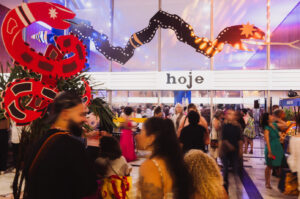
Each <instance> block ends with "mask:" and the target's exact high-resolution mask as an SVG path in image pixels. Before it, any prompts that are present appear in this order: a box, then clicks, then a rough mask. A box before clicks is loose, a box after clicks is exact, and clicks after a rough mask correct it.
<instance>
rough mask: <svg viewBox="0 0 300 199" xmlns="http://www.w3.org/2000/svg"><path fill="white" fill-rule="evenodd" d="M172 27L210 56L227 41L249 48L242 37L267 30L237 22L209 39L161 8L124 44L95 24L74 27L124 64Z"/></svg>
mask: <svg viewBox="0 0 300 199" xmlns="http://www.w3.org/2000/svg"><path fill="white" fill-rule="evenodd" d="M159 27H161V28H164V29H172V30H173V31H174V32H175V34H176V37H177V39H178V40H179V41H181V42H183V43H186V44H188V45H190V46H191V47H193V48H194V49H196V52H198V53H201V54H203V55H205V56H207V57H209V58H210V57H212V56H214V55H215V54H217V53H218V52H220V51H222V49H223V47H224V45H225V44H230V45H231V46H233V47H234V48H237V49H239V50H249V49H248V48H247V47H246V46H245V45H244V44H243V43H242V41H241V40H242V39H263V38H264V35H265V33H264V32H263V31H262V30H260V29H259V28H257V27H255V26H254V25H250V24H249V23H248V24H245V25H236V26H231V27H226V28H225V29H223V30H222V31H221V32H220V33H219V35H218V36H217V38H216V40H214V41H210V40H209V39H208V38H205V37H198V36H196V35H195V32H194V30H193V28H192V26H191V25H189V24H188V23H187V22H185V21H184V20H183V19H182V18H181V17H179V16H178V15H175V14H169V13H167V12H165V11H162V10H160V11H158V12H157V13H156V14H155V15H154V16H153V17H152V18H151V19H150V22H149V25H148V27H146V28H144V29H142V30H140V31H138V32H136V33H134V34H132V35H131V36H130V38H129V41H128V42H127V44H126V46H125V47H124V48H121V47H119V46H117V47H115V46H112V45H111V44H110V42H109V40H108V36H107V35H105V34H103V33H99V32H98V31H97V30H95V29H93V27H92V26H90V25H87V24H84V23H80V24H77V25H76V26H75V28H74V30H73V31H72V32H73V33H74V34H77V35H78V36H79V38H80V39H83V40H84V39H90V40H91V41H93V42H94V44H95V46H96V49H97V50H98V51H99V52H100V53H102V54H103V55H104V56H105V57H106V58H107V59H108V60H111V61H115V62H118V63H120V64H125V63H126V62H127V61H128V60H129V59H130V58H131V57H132V56H133V54H134V50H135V49H136V48H137V47H140V46H141V45H144V44H146V43H149V42H150V41H151V40H152V39H153V37H154V36H155V34H156V31H157V29H158V28H159Z"/></svg>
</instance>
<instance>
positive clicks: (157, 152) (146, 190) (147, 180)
mask: <svg viewBox="0 0 300 199" xmlns="http://www.w3.org/2000/svg"><path fill="white" fill-rule="evenodd" d="M136 139H137V142H138V147H139V148H140V149H144V150H148V151H151V156H150V157H149V158H148V159H147V160H146V161H145V162H144V163H143V164H142V165H141V167H140V171H139V172H140V176H139V187H138V188H139V196H140V198H142V199H154V198H155V199H156V198H157V199H173V198H174V199H189V198H190V197H191V196H192V194H193V187H192V186H193V184H192V177H191V175H190V174H189V172H188V170H187V167H186V166H185V163H184V161H183V154H182V151H181V148H180V145H179V142H178V139H177V137H176V133H175V128H174V124H173V122H172V120H170V119H162V118H158V117H152V118H150V119H148V120H146V122H145V123H144V125H143V128H142V131H141V134H140V135H138V136H137V138H136Z"/></svg>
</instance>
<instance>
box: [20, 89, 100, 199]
mask: <svg viewBox="0 0 300 199" xmlns="http://www.w3.org/2000/svg"><path fill="white" fill-rule="evenodd" d="M85 116H86V107H85V106H84V105H83V103H82V102H81V98H80V97H79V96H76V95H74V94H72V93H66V92H64V93H61V94H60V95H59V96H57V98H56V99H55V100H54V102H53V104H51V110H50V114H49V123H50V124H51V128H50V130H48V132H47V133H46V134H45V135H44V136H43V137H42V138H41V140H40V141H39V142H38V143H37V145H36V146H35V147H34V149H33V152H32V153H31V155H30V156H29V158H27V160H26V163H25V170H24V172H25V177H26V178H25V179H26V186H25V194H24V198H25V199H26V198H28V199H41V198H43V199H53V198H55V199H81V198H83V197H85V196H88V195H90V194H92V193H93V192H94V191H96V189H97V183H96V174H95V172H94V169H93V166H92V165H90V164H89V163H90V162H89V161H88V158H87V156H86V151H85V146H84V144H83V143H82V142H80V141H79V140H78V139H75V137H79V136H81V133H82V124H83V123H84V122H85V121H86V117H85Z"/></svg>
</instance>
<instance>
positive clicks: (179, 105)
mask: <svg viewBox="0 0 300 199" xmlns="http://www.w3.org/2000/svg"><path fill="white" fill-rule="evenodd" d="M177 107H180V108H181V109H182V112H183V106H182V105H181V104H179V103H177V104H176V105H175V114H177V110H176V108H177Z"/></svg>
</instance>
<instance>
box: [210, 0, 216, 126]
mask: <svg viewBox="0 0 300 199" xmlns="http://www.w3.org/2000/svg"><path fill="white" fill-rule="evenodd" d="M210 40H211V41H213V40H214V0H210ZM210 70H211V71H213V70H214V58H213V57H211V58H210ZM214 93H215V92H214V91H213V90H211V91H210V121H212V119H213V113H214V102H213V98H214Z"/></svg>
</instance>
